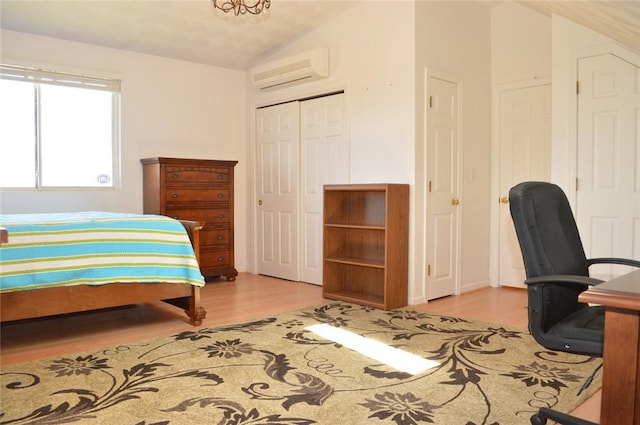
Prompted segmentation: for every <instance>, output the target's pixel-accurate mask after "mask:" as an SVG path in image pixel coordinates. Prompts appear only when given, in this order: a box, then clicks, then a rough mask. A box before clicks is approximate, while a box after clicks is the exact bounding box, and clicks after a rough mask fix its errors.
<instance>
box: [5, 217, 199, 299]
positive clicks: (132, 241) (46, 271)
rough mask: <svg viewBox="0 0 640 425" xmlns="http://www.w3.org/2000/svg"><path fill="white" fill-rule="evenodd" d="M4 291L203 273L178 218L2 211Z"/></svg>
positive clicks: (180, 278) (184, 279)
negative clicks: (6, 238) (5, 238)
mask: <svg viewBox="0 0 640 425" xmlns="http://www.w3.org/2000/svg"><path fill="white" fill-rule="evenodd" d="M0 227H5V228H6V229H7V230H8V232H9V243H7V244H3V245H0V292H10V291H21V290H25V289H38V288H45V287H54V286H68V285H81V284H89V285H102V284H107V283H114V282H143V283H157V282H166V283H185V284H190V285H196V286H203V285H204V279H203V277H202V275H201V274H200V269H199V267H198V263H197V261H196V258H195V255H194V252H193V248H192V246H191V243H190V241H189V237H188V235H187V233H186V231H185V229H184V227H183V226H182V224H181V223H180V222H179V221H176V220H173V219H171V218H168V217H164V216H159V215H140V214H124V213H105V212H80V213H57V214H0Z"/></svg>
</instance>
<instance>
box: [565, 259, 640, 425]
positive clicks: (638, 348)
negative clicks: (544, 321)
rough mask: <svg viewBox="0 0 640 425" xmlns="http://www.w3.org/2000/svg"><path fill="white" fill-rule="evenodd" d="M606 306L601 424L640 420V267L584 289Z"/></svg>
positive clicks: (586, 297)
mask: <svg viewBox="0 0 640 425" xmlns="http://www.w3.org/2000/svg"><path fill="white" fill-rule="evenodd" d="M578 300H579V301H580V302H584V303H593V304H601V305H604V306H605V308H606V312H605V319H604V350H603V362H604V363H603V375H602V405H601V408H600V425H637V424H640V270H635V271H633V272H631V273H629V274H626V275H624V276H620V277H618V278H616V279H612V280H610V281H609V282H605V283H602V284H600V285H597V286H594V287H592V288H590V289H589V290H587V291H585V292H583V293H581V294H580V295H579V296H578Z"/></svg>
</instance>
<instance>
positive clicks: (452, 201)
mask: <svg viewBox="0 0 640 425" xmlns="http://www.w3.org/2000/svg"><path fill="white" fill-rule="evenodd" d="M458 204H460V200H459V199H458V198H451V205H458Z"/></svg>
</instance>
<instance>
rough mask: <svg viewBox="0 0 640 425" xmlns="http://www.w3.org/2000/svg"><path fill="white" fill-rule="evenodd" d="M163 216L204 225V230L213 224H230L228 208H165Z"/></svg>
mask: <svg viewBox="0 0 640 425" xmlns="http://www.w3.org/2000/svg"><path fill="white" fill-rule="evenodd" d="M165 215H167V216H169V217H173V218H175V219H176V220H194V221H202V222H204V223H205V229H206V228H207V227H208V226H211V225H213V224H222V223H229V222H231V211H230V210H229V208H171V207H170V206H167V209H166V213H165Z"/></svg>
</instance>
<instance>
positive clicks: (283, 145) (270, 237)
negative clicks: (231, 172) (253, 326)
mask: <svg viewBox="0 0 640 425" xmlns="http://www.w3.org/2000/svg"><path fill="white" fill-rule="evenodd" d="M298 103H299V102H289V103H285V104H281V105H276V106H271V107H269V108H263V109H258V110H257V113H256V141H257V152H256V190H257V195H258V207H257V229H256V236H257V256H258V258H257V267H258V273H260V274H265V275H268V276H274V277H279V278H282V279H289V280H294V281H295V280H298V279H299V249H298V241H299V239H300V236H299V231H298V228H299V223H298V220H299V205H298V204H299V201H298V199H299V195H298V193H299V184H298V182H299V180H300V175H299V164H300V160H299V157H300V112H299V111H300V109H299V104H298Z"/></svg>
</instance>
